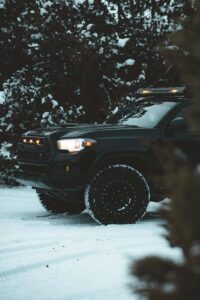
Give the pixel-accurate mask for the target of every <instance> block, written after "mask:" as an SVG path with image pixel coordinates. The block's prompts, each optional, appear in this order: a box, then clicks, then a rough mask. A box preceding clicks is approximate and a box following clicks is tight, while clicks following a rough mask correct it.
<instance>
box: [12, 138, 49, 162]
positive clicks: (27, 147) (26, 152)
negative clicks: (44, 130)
mask: <svg viewBox="0 0 200 300" xmlns="http://www.w3.org/2000/svg"><path fill="white" fill-rule="evenodd" d="M17 157H18V160H19V161H22V162H37V163H47V162H48V161H49V160H50V158H51V149H50V145H49V142H48V140H47V139H46V138H45V137H22V139H21V141H20V142H19V144H18V146H17Z"/></svg>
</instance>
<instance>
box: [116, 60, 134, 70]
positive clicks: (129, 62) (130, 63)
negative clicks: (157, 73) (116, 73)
mask: <svg viewBox="0 0 200 300" xmlns="http://www.w3.org/2000/svg"><path fill="white" fill-rule="evenodd" d="M134 64H135V60H134V59H131V58H129V59H127V60H125V61H124V62H123V63H117V67H118V68H119V69H120V68H123V67H126V66H133V65H134Z"/></svg>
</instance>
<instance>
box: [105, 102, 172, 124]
mask: <svg viewBox="0 0 200 300" xmlns="http://www.w3.org/2000/svg"><path fill="white" fill-rule="evenodd" d="M176 104H177V102H172V101H169V102H167V101H166V102H159V101H155V100H154V101H152V100H149V99H148V100H146V101H137V102H135V103H133V104H132V105H129V106H127V107H126V108H125V109H123V110H122V111H120V112H119V113H117V114H116V115H115V116H113V117H112V118H111V119H110V120H109V123H112V124H119V125H131V126H138V127H148V128H153V127H155V126H156V125H157V124H158V123H159V122H160V121H161V119H162V118H163V117H164V116H165V115H166V114H167V113H168V112H169V111H170V110H171V109H172V108H173V107H174V106H175V105H176Z"/></svg>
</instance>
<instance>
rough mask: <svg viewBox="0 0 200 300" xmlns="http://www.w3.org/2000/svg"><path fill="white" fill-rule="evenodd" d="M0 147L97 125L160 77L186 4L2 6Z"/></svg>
mask: <svg viewBox="0 0 200 300" xmlns="http://www.w3.org/2000/svg"><path fill="white" fill-rule="evenodd" d="M0 1H3V3H4V4H3V5H1V2H0V22H1V28H0V45H1V47H0V57H1V60H0V85H2V86H3V89H4V92H5V95H6V101H5V103H4V104H3V108H2V110H3V113H1V117H0V118H1V123H0V133H1V134H2V141H3V142H11V143H12V144H13V147H12V149H13V151H12V155H11V158H12V157H14V156H15V154H16V147H15V145H16V142H17V140H18V138H19V136H20V135H21V134H22V132H24V131H27V130H29V129H34V128H36V127H40V126H55V125H59V126H60V125H61V126H64V125H65V124H66V123H67V122H72V121H75V122H76V121H78V122H82V121H83V122H95V121H97V122H102V121H104V120H105V118H106V116H108V115H110V114H112V111H113V109H115V108H116V107H118V108H120V107H121V106H124V105H125V104H126V103H127V102H128V101H133V99H134V91H135V90H136V89H137V88H138V86H141V85H143V84H147V83H152V82H154V81H157V80H158V79H159V78H160V77H162V76H163V74H164V73H165V70H166V64H165V62H164V60H163V57H162V56H161V55H159V54H158V51H157V50H158V46H159V44H160V43H161V41H162V40H164V39H165V37H166V35H167V34H168V33H170V32H173V31H176V30H177V29H178V27H177V25H176V24H175V22H174V20H173V17H174V16H182V17H183V16H185V15H187V14H188V6H187V2H188V1H184V3H183V1H180V0H174V1H171V0H167V1H163V0H157V1H149V0H148V1H138V0H137V1H136V0H133V1H128V0H124V1H114V0H113V1H101V0H95V1H93V3H91V1H88V0H86V1H82V2H83V3H82V4H79V5H77V4H76V5H75V2H74V1H73V0H71V1H65V0H54V1H46V0H43V1H39V0H23V1H22V0H0Z"/></svg>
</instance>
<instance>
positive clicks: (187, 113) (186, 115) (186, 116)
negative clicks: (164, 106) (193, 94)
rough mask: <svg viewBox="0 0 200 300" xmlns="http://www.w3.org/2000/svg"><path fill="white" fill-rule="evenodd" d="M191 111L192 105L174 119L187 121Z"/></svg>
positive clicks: (183, 109)
mask: <svg viewBox="0 0 200 300" xmlns="http://www.w3.org/2000/svg"><path fill="white" fill-rule="evenodd" d="M190 111H191V105H187V106H185V107H183V108H182V109H181V110H180V111H179V112H178V113H177V114H176V115H175V116H174V118H173V120H174V119H176V118H182V119H185V120H186V121H187V118H188V116H189V114H190Z"/></svg>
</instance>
